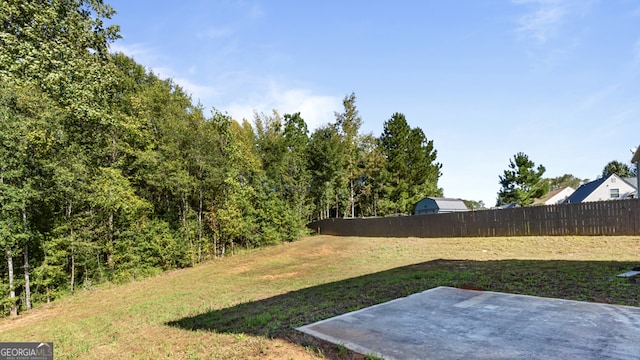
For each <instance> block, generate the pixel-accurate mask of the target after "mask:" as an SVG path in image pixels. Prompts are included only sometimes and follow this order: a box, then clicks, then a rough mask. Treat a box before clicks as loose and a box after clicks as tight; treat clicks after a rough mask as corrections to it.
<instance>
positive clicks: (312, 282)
mask: <svg viewBox="0 0 640 360" xmlns="http://www.w3.org/2000/svg"><path fill="white" fill-rule="evenodd" d="M638 266H640V236H625V237H518V238H446V239H441V238H438V239H422V238H421V239H418V238H406V239H396V238H356V237H331V236H315V237H309V238H305V239H302V240H300V241H297V242H293V243H287V244H282V245H278V246H273V247H269V248H265V249H259V250H251V251H245V252H243V253H241V254H238V255H236V256H232V257H228V258H225V259H218V260H213V261H211V262H208V263H206V264H202V265H200V266H197V267H195V268H191V269H184V270H178V271H173V272H169V273H165V274H162V275H159V276H156V277H153V278H149V279H145V280H142V281H137V282H133V283H129V284H126V285H120V286H116V285H105V286H100V287H99V288H98V289H95V290H92V291H85V292H81V293H78V294H76V295H75V296H73V297H71V296H70V297H67V298H64V299H61V300H59V301H56V302H54V303H52V304H49V305H44V306H39V307H38V308H36V309H35V310H32V311H31V312H29V313H26V314H23V315H20V316H19V317H17V318H15V319H3V320H0V341H53V342H54V347H55V355H56V359H76V358H79V359H108V358H114V359H115V358H118V359H322V358H331V359H340V358H363V357H362V356H358V355H355V354H349V353H348V352H347V351H346V350H345V349H344V348H341V347H336V346H331V345H327V344H321V343H318V342H314V341H312V340H311V339H310V338H308V337H305V336H302V335H300V334H298V333H297V332H296V331H295V330H293V328H294V327H297V326H300V325H304V324H308V323H311V322H315V321H318V320H322V319H326V318H329V317H332V316H335V315H338V314H343V313H345V312H348V311H353V310H357V309H360V308H363V307H367V306H370V305H373V304H377V303H381V302H385V301H388V300H391V299H395V298H398V297H402V296H406V295H409V294H412V293H416V292H420V291H423V290H426V289H430V288H433V287H436V286H454V287H468V288H480V289H486V290H491V291H501V292H509V293H519V294H528V295H538V296H546V297H558V298H565V299H574V300H585V301H594V302H604V303H613V304H623V305H631V306H640V280H638V279H635V278H631V279H620V278H617V277H616V276H615V275H616V274H619V273H621V272H624V271H627V270H630V269H631V268H634V267H638Z"/></svg>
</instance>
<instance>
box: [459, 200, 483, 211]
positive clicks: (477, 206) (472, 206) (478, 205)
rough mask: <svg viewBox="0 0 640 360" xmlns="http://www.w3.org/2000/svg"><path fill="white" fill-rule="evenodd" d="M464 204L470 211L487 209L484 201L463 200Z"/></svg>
mask: <svg viewBox="0 0 640 360" xmlns="http://www.w3.org/2000/svg"><path fill="white" fill-rule="evenodd" d="M462 202H464V204H465V205H466V206H467V209H469V210H484V209H486V208H487V207H486V206H485V204H484V201H482V200H480V201H476V200H462Z"/></svg>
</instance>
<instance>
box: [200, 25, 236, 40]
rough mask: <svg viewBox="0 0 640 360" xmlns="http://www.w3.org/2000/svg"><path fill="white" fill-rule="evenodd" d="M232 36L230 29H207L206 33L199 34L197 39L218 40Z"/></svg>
mask: <svg viewBox="0 0 640 360" xmlns="http://www.w3.org/2000/svg"><path fill="white" fill-rule="evenodd" d="M231 34H233V30H231V29H230V28H209V29H208V30H207V31H205V32H203V33H199V34H198V35H197V36H198V38H205V37H206V38H209V39H219V38H224V37H228V36H229V35H231Z"/></svg>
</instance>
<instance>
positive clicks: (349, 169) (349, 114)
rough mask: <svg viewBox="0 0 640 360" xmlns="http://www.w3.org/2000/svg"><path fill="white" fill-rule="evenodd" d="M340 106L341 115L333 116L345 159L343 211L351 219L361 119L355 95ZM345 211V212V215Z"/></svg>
mask: <svg viewBox="0 0 640 360" xmlns="http://www.w3.org/2000/svg"><path fill="white" fill-rule="evenodd" d="M342 105H343V106H344V111H343V112H342V113H335V115H336V125H337V128H338V129H339V130H340V135H341V136H342V143H343V149H344V155H343V156H344V157H345V166H346V169H345V170H346V171H345V175H346V179H345V182H346V183H348V186H349V206H348V209H345V210H347V211H349V212H350V215H351V217H354V216H355V207H356V197H357V195H356V189H355V186H356V185H355V182H356V180H357V178H358V177H359V176H360V174H359V171H358V162H359V160H360V159H359V158H360V148H359V146H358V144H359V142H360V139H359V134H358V131H359V130H360V126H361V125H362V118H361V117H360V114H359V112H358V109H357V107H356V95H355V94H354V93H351V95H348V96H346V97H345V98H344V99H343V100H342ZM347 211H345V215H346V214H347Z"/></svg>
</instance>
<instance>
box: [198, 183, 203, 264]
mask: <svg viewBox="0 0 640 360" xmlns="http://www.w3.org/2000/svg"><path fill="white" fill-rule="evenodd" d="M198 262H202V187H200V188H199V189H198Z"/></svg>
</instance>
